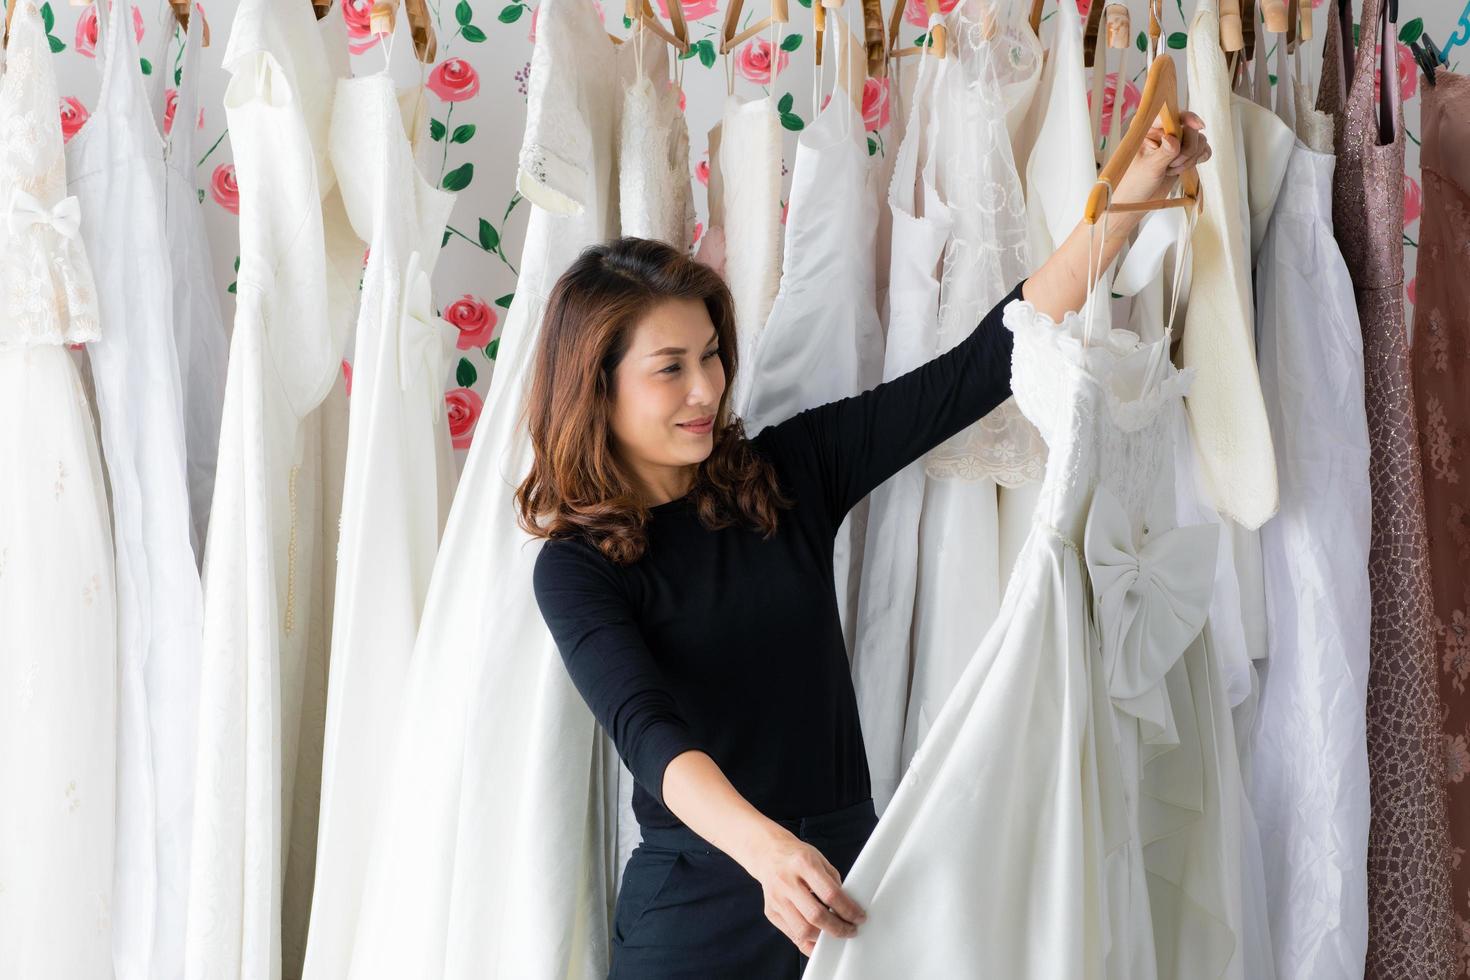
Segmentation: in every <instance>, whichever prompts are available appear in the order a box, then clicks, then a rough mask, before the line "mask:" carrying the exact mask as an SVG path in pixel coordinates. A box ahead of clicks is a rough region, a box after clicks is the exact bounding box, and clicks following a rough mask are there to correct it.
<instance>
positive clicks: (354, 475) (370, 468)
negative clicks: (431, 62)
mask: <svg viewBox="0 0 1470 980" xmlns="http://www.w3.org/2000/svg"><path fill="white" fill-rule="evenodd" d="M330 132H331V135H330V152H331V160H332V164H333V167H334V169H335V171H336V173H337V175H338V177H337V187H338V188H339V190H340V191H341V194H342V199H343V203H344V204H345V205H346V208H347V214H348V217H349V219H350V220H351V222H352V225H353V228H354V229H356V231H357V234H358V236H359V237H360V238H362V239H363V240H364V241H367V242H368V243H369V247H370V250H371V251H370V255H369V259H368V263H367V268H366V269H365V270H364V272H363V284H362V297H361V303H360V309H359V314H358V318H357V328H356V331H355V337H354V341H353V343H354V353H353V357H352V368H353V371H352V378H353V387H352V398H351V400H350V404H349V417H348V440H347V460H346V472H345V476H344V489H343V495H342V518H341V540H340V544H339V546H338V551H337V563H338V568H337V580H336V593H335V600H334V609H333V616H332V657H331V671H330V673H329V674H328V690H327V707H326V731H325V737H324V741H323V745H322V790H321V817H320V820H319V823H318V833H317V849H316V882H315V888H314V890H313V893H312V903H311V929H310V932H309V933H308V935H307V947H306V959H305V966H304V969H303V974H302V975H303V976H304V977H341V976H344V975H345V974H346V973H347V968H348V963H349V962H350V959H351V955H352V943H353V939H354V937H355V935H356V925H357V909H358V902H359V896H360V895H361V891H362V881H363V878H364V874H365V869H366V866H367V862H368V848H369V846H370V844H371V841H372V832H373V827H374V825H375V823H376V819H375V818H376V816H377V812H378V801H379V798H380V796H381V794H382V792H383V786H382V779H383V776H384V770H383V766H382V760H383V759H384V758H385V757H386V756H387V755H388V753H389V752H390V751H391V749H392V741H393V734H394V731H395V730H396V725H397V718H398V709H399V701H400V697H401V695H402V690H403V678H404V676H405V675H406V674H407V672H408V662H409V657H410V656H411V655H412V653H413V645H414V639H415V637H416V636H417V633H418V626H419V619H420V617H421V615H422V612H423V604H424V598H425V596H426V594H427V592H428V589H429V578H430V574H431V572H432V571H433V568H434V555H435V553H436V552H437V550H438V547H439V535H440V532H441V531H442V529H443V526H444V520H445V518H446V517H447V515H448V512H449V502H450V499H451V498H452V496H453V492H454V478H455V473H454V450H453V447H452V446H451V445H450V436H449V425H448V419H447V417H446V415H445V412H444V381H445V378H446V377H447V375H448V370H449V367H448V365H449V357H448V351H449V350H451V349H452V348H453V339H452V337H450V336H449V333H450V328H449V327H448V325H447V324H445V323H444V322H443V321H442V320H441V319H440V318H439V316H438V315H437V314H436V313H435V312H434V307H433V302H432V296H431V291H430V277H431V276H432V274H433V270H434V266H435V263H436V261H437V259H438V257H439V249H440V245H441V242H442V240H443V234H444V226H445V224H446V223H447V222H448V219H449V213H450V210H451V209H452V208H453V207H454V196H453V195H452V194H449V193H447V192H445V191H442V190H439V189H438V188H436V187H434V186H433V185H432V184H431V183H429V182H428V181H427V180H425V179H424V177H423V176H422V174H421V173H420V172H419V170H418V168H417V167H416V166H415V165H414V162H413V155H412V154H413V151H412V148H411V147H410V145H409V139H408V136H407V134H406V133H405V132H404V119H403V116H402V114H401V112H400V107H399V101H398V97H397V94H396V93H395V91H394V87H393V80H392V78H391V77H390V76H389V75H388V74H386V73H384V72H379V73H376V74H372V75H366V76H363V77H359V78H352V79H343V80H340V81H338V82H337V91H336V97H335V100H334V102H333V105H332V126H331V131H330Z"/></svg>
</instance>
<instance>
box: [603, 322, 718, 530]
mask: <svg viewBox="0 0 1470 980" xmlns="http://www.w3.org/2000/svg"><path fill="white" fill-rule="evenodd" d="M724 392H725V366H724V363H723V362H722V361H721V360H720V357H719V343H718V340H717V335H716V331H715V325H714V323H713V322H712V321H711V320H710V315H709V310H708V309H707V308H706V306H705V304H704V303H703V302H702V301H700V300H696V299H669V300H664V301H663V302H661V303H659V304H657V305H656V306H654V307H653V308H652V309H650V310H649V311H648V313H647V314H646V315H645V316H644V317H643V318H642V319H640V320H639V322H638V324H637V326H635V327H634V328H633V330H632V332H631V334H630V335H629V338H628V349H627V352H626V353H625V354H624V355H623V358H622V360H621V361H619V362H618V365H617V367H616V368H615V369H614V371H613V384H612V411H611V413H610V417H609V423H610V426H611V430H612V447H613V450H614V452H616V453H617V454H618V457H619V459H620V460H622V462H623V463H624V465H625V466H627V467H628V469H629V470H630V471H631V472H632V474H634V475H635V476H636V477H637V479H638V480H639V482H640V483H642V484H643V486H644V489H645V491H647V492H649V493H651V494H652V495H653V496H655V497H660V496H664V495H666V494H667V495H671V496H678V495H679V494H681V493H683V492H684V489H685V488H687V483H688V480H689V477H690V476H691V475H692V473H693V468H694V467H695V466H697V465H698V464H699V463H702V462H703V461H704V460H705V458H706V457H707V456H709V454H710V450H711V449H712V448H713V447H714V431H715V424H716V421H717V418H718V414H719V408H720V398H721V397H722V396H723V395H724ZM654 502H655V503H657V502H658V501H654Z"/></svg>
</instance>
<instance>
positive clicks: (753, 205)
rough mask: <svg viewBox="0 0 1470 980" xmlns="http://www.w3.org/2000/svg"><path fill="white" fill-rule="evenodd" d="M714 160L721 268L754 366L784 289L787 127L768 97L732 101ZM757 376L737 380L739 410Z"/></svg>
mask: <svg viewBox="0 0 1470 980" xmlns="http://www.w3.org/2000/svg"><path fill="white" fill-rule="evenodd" d="M710 154H711V155H712V156H713V155H716V154H718V157H719V176H718V178H716V177H715V176H713V174H714V166H713V162H712V165H711V168H710V170H711V175H712V176H711V179H710V185H709V186H710V195H711V198H712V199H713V197H714V196H715V195H716V194H717V193H718V195H719V197H720V200H719V204H718V207H716V205H715V204H714V203H711V206H710V214H711V221H712V222H713V221H714V220H715V216H716V215H717V214H718V215H719V220H720V221H721V222H722V225H721V226H720V230H721V232H722V233H723V235H724V265H723V269H722V270H721V271H722V273H723V275H724V277H725V284H726V285H728V286H729V287H730V298H731V300H732V301H733V302H734V305H735V346H736V350H737V352H738V357H739V363H741V364H745V365H748V364H750V362H751V357H752V356H753V355H754V353H755V345H756V343H757V342H758V341H759V339H760V335H761V331H762V330H764V329H765V325H766V318H767V317H768V316H769V315H770V312H771V305H772V304H773V303H774V302H775V301H776V293H777V292H778V291H779V289H780V286H781V235H782V229H781V123H780V120H779V119H778V118H777V115H776V105H775V102H774V101H773V100H772V99H771V97H770V96H766V97H765V98H762V99H755V100H753V101H750V102H742V101H741V100H740V99H738V98H736V97H735V96H734V95H731V96H729V97H728V99H727V100H726V102H725V115H724V118H723V119H722V120H721V122H720V123H719V124H718V125H717V126H716V127H715V129H714V130H711V132H710ZM754 380H755V378H754V372H751V371H740V372H739V373H738V374H737V375H736V377H735V390H734V392H733V393H732V394H731V398H732V402H731V404H736V405H738V404H740V403H741V401H743V400H744V398H745V392H746V391H747V389H748V388H749V386H750V384H751V382H752V381H754Z"/></svg>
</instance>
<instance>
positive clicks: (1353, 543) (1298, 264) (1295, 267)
mask: <svg viewBox="0 0 1470 980" xmlns="http://www.w3.org/2000/svg"><path fill="white" fill-rule="evenodd" d="M1282 83H1283V84H1285V86H1286V87H1287V88H1288V89H1290V91H1289V92H1287V93H1286V96H1287V97H1288V98H1295V99H1296V100H1297V101H1298V104H1297V105H1296V107H1295V113H1294V116H1295V118H1296V119H1297V125H1298V133H1299V139H1298V142H1297V143H1296V146H1295V149H1294V150H1293V151H1292V155H1291V160H1290V163H1289V165H1288V167H1287V171H1286V181H1285V187H1284V189H1283V191H1282V193H1281V196H1280V199H1279V201H1278V203H1277V205H1276V210H1275V214H1274V215H1273V216H1272V218H1271V222H1270V224H1269V226H1268V227H1267V230H1266V235H1265V240H1264V243H1263V245H1262V248H1261V253H1260V257H1259V259H1258V260H1257V263H1256V276H1257V279H1256V287H1257V302H1258V307H1257V323H1258V328H1259V341H1260V355H1261V389H1262V393H1263V394H1264V395H1265V398H1266V411H1267V413H1268V414H1269V417H1270V419H1271V426H1272V430H1273V435H1274V437H1275V446H1276V472H1277V474H1278V477H1279V479H1280V487H1281V510H1280V511H1279V513H1277V515H1276V517H1275V518H1274V519H1273V520H1271V521H1268V522H1267V523H1266V524H1265V525H1264V526H1263V527H1262V528H1261V550H1262V553H1263V556H1264V559H1265V594H1266V622H1265V625H1266V628H1267V644H1268V647H1269V649H1270V651H1271V656H1270V659H1269V660H1268V661H1267V662H1266V664H1265V666H1264V669H1263V670H1262V675H1261V695H1260V700H1259V703H1258V705H1257V708H1256V727H1255V731H1254V733H1253V737H1252V740H1251V750H1252V752H1251V754H1252V767H1251V780H1250V792H1251V802H1252V804H1253V805H1254V808H1255V813H1256V818H1257V820H1258V821H1259V824H1260V829H1261V845H1262V849H1263V851H1264V852H1265V869H1266V886H1267V896H1266V897H1267V902H1268V909H1269V912H1270V920H1271V940H1272V946H1273V953H1274V958H1275V963H1276V974H1277V976H1279V977H1281V978H1282V980H1286V978H1291V980H1336V978H1339V977H1347V976H1355V975H1359V974H1361V973H1362V972H1363V963H1364V959H1365V957H1366V955H1367V948H1368V875H1367V860H1368V858H1367V855H1368V816H1369V802H1370V801H1369V781H1368V756H1367V735H1366V717H1367V696H1368V628H1369V610H1370V604H1369V591H1368V530H1369V527H1370V526H1371V523H1372V522H1371V515H1370V503H1371V495H1370V492H1369V491H1370V487H1369V481H1368V457H1369V446H1368V423H1367V418H1366V414H1365V408H1364V403H1363V341H1362V332H1361V330H1360V329H1359V324H1358V311H1357V308H1356V306H1355V305H1354V303H1353V288H1352V281H1351V279H1350V278H1349V276H1348V270H1347V266H1346V265H1344V264H1343V260H1342V256H1341V254H1340V253H1339V252H1338V248H1337V243H1336V241H1334V239H1333V236H1332V175H1333V169H1334V167H1335V164H1336V159H1335V157H1334V156H1333V144H1332V119H1331V117H1330V116H1327V115H1326V114H1324V113H1319V112H1317V111H1316V110H1315V109H1314V108H1313V107H1312V106H1311V104H1310V102H1309V101H1308V100H1307V98H1306V97H1305V94H1304V93H1302V92H1301V91H1300V90H1299V89H1298V87H1297V86H1296V85H1295V84H1294V82H1293V80H1292V78H1291V76H1290V74H1289V73H1288V74H1284V75H1283V76H1282Z"/></svg>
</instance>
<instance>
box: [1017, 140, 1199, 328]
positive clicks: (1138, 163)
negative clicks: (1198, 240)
mask: <svg viewBox="0 0 1470 980" xmlns="http://www.w3.org/2000/svg"><path fill="white" fill-rule="evenodd" d="M1179 121H1180V123H1181V125H1182V126H1183V132H1182V133H1181V136H1182V139H1181V138H1180V136H1165V135H1164V131H1163V129H1161V128H1160V127H1158V126H1155V127H1154V128H1153V129H1150V130H1149V132H1148V136H1147V137H1146V138H1145V139H1144V141H1143V145H1142V146H1141V147H1139V150H1138V155H1137V156H1136V157H1134V158H1133V162H1132V163H1130V164H1129V165H1128V170H1127V171H1126V172H1125V173H1124V174H1123V177H1122V179H1121V180H1119V181H1118V186H1117V187H1115V188H1114V189H1113V197H1112V203H1113V204H1136V203H1137V202H1139V201H1153V200H1157V199H1158V198H1161V197H1163V196H1164V195H1165V194H1167V193H1168V191H1169V188H1170V187H1172V186H1173V184H1174V181H1175V180H1177V179H1178V178H1179V175H1180V174H1182V173H1183V172H1184V171H1185V170H1187V169H1188V168H1190V167H1193V166H1198V165H1199V164H1201V163H1204V162H1205V161H1206V160H1208V159H1209V158H1210V154H1211V150H1210V143H1209V140H1207V139H1205V134H1204V129H1205V124H1204V122H1203V120H1201V119H1200V117H1199V116H1197V115H1195V114H1194V113H1192V112H1181V113H1180V114H1179ZM1142 218H1143V212H1140V211H1121V212H1117V213H1112V212H1110V213H1109V214H1108V216H1107V220H1106V221H1099V222H1098V223H1097V224H1096V225H1089V224H1087V222H1085V221H1078V222H1077V227H1075V228H1073V229H1072V233H1071V234H1070V235H1068V236H1067V238H1066V240H1065V241H1063V242H1062V243H1061V244H1060V245H1058V246H1057V248H1056V251H1055V252H1053V253H1052V255H1051V257H1050V258H1048V259H1047V260H1046V261H1045V262H1043V263H1042V265H1041V267H1040V268H1039V269H1037V270H1036V271H1035V272H1033V273H1032V274H1031V276H1030V278H1028V279H1027V280H1026V283H1025V285H1024V286H1023V287H1022V290H1021V295H1022V296H1023V297H1024V298H1025V299H1026V300H1027V302H1029V303H1031V304H1032V305H1033V306H1035V307H1036V308H1037V309H1038V310H1040V311H1041V312H1042V313H1045V314H1046V315H1047V316H1049V317H1051V318H1052V319H1053V320H1056V321H1058V322H1060V321H1061V319H1062V317H1063V316H1065V315H1066V314H1068V313H1071V312H1074V311H1078V310H1081V308H1082V304H1083V302H1084V301H1086V299H1087V291H1088V286H1089V285H1090V283H1089V282H1088V278H1087V277H1088V270H1089V269H1091V268H1098V269H1106V268H1107V267H1108V265H1109V264H1110V263H1111V262H1112V261H1113V259H1114V258H1115V257H1116V256H1117V254H1118V252H1119V250H1120V249H1122V247H1123V244H1124V242H1126V241H1127V240H1128V236H1129V234H1131V233H1132V231H1133V229H1134V228H1135V227H1136V226H1137V225H1138V222H1139V221H1140V220H1142Z"/></svg>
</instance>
